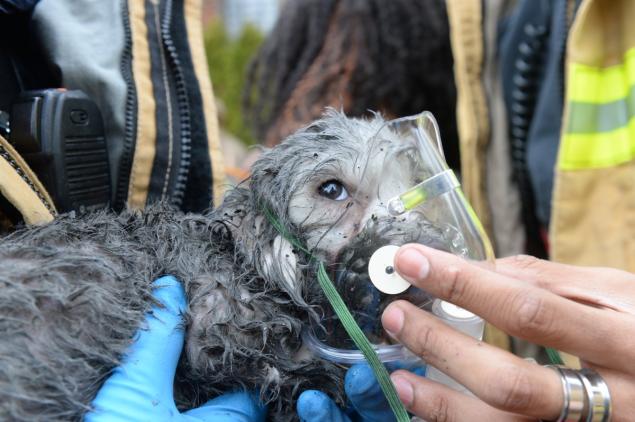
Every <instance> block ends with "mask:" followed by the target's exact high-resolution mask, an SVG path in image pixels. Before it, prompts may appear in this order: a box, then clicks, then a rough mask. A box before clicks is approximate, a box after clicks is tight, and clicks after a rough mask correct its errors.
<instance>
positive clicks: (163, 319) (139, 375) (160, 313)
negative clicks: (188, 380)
mask: <svg viewBox="0 0 635 422" xmlns="http://www.w3.org/2000/svg"><path fill="white" fill-rule="evenodd" d="M153 284H154V286H155V290H154V292H153V295H154V297H155V299H157V301H159V302H160V303H161V305H162V307H159V306H154V307H152V309H151V311H150V312H149V313H148V314H146V327H145V329H140V330H139V331H138V332H137V336H136V340H135V342H134V343H133V344H132V346H131V347H130V350H129V352H128V353H127V355H126V356H125V358H124V362H123V365H122V366H121V368H120V369H121V371H122V372H123V373H124V374H125V376H126V377H127V378H128V379H129V380H130V381H131V382H133V383H135V382H138V383H139V385H144V386H148V387H149V388H150V389H154V391H155V392H156V393H162V394H160V395H163V394H165V396H164V397H170V398H171V397H172V385H173V383H174V373H175V372H176V366H177V364H178V361H179V356H180V355H181V350H182V348H183V340H184V337H185V334H184V327H183V318H182V315H181V314H182V312H183V311H184V310H185V309H186V302H185V293H184V291H183V287H182V286H181V284H180V283H179V282H178V281H177V280H176V279H175V278H174V277H172V276H165V277H161V278H160V279H158V280H156V281H155V282H154V283H153Z"/></svg>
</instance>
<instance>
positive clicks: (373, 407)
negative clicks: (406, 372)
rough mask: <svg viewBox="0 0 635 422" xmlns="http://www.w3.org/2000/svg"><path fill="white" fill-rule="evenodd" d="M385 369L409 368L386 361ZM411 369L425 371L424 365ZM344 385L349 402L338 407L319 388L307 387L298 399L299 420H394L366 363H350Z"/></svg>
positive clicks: (348, 421)
mask: <svg viewBox="0 0 635 422" xmlns="http://www.w3.org/2000/svg"><path fill="white" fill-rule="evenodd" d="M388 369H389V370H396V369H411V368H404V367H403V366H394V367H391V366H390V365H389V368H388ZM412 372H414V373H416V374H418V375H425V367H417V368H416V369H414V370H412ZM344 389H345V391H346V395H347V397H348V401H349V406H348V409H346V410H341V409H340V408H338V407H337V405H336V404H335V402H334V401H333V400H331V398H329V396H327V395H326V394H324V393H322V392H321V391H315V390H308V391H305V392H303V393H302V394H301V395H300V398H299V399H298V405H297V410H298V415H299V416H300V420H302V421H303V422H304V421H306V422H308V421H311V422H389V421H394V420H395V415H394V414H393V413H392V410H391V409H390V406H389V405H388V401H386V398H385V397H384V393H383V392H382V391H381V387H380V386H379V383H377V380H376V378H375V375H374V374H373V370H372V369H370V366H368V365H366V364H359V365H354V366H352V367H351V368H350V369H349V370H348V371H347V372H346V377H345V379H344Z"/></svg>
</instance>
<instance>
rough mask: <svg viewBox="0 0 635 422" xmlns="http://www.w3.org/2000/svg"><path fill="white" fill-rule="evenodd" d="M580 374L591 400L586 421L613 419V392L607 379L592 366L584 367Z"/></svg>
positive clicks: (605, 421)
mask: <svg viewBox="0 0 635 422" xmlns="http://www.w3.org/2000/svg"><path fill="white" fill-rule="evenodd" d="M578 374H579V375H580V379H581V380H582V383H583V384H584V389H585V390H586V396H587V399H588V400H589V413H588V415H587V418H586V422H608V421H609V420H611V410H612V409H611V392H610V391H609V386H608V385H607V384H606V381H604V379H603V378H602V377H601V376H600V374H598V373H597V371H594V370H593V369H590V368H583V369H581V370H580V371H579V372H578Z"/></svg>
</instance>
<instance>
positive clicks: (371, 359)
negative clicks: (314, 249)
mask: <svg viewBox="0 0 635 422" xmlns="http://www.w3.org/2000/svg"><path fill="white" fill-rule="evenodd" d="M263 210H264V214H265V216H266V217H267V220H269V222H270V223H271V225H272V226H273V227H274V228H275V229H276V230H277V231H278V233H280V234H281V235H282V236H283V237H284V238H285V239H287V240H288V241H289V242H291V244H292V245H293V246H294V247H296V248H298V249H299V250H301V251H303V252H304V253H306V254H307V255H308V257H309V259H310V260H311V261H316V262H318V263H319V266H318V271H317V279H318V282H319V283H320V287H321V288H322V291H323V292H324V295H325V296H326V298H327V299H328V301H329V303H330V304H331V307H332V308H333V310H334V311H335V313H336V314H337V317H338V318H339V319H340V321H341V322H342V325H343V326H344V329H345V330H346V332H347V333H348V335H349V337H350V338H351V339H352V340H353V342H354V343H355V345H356V346H357V348H358V349H359V350H361V352H362V354H363V355H364V357H365V358H366V360H367V361H368V364H369V365H370V367H371V369H372V370H373V373H374V374H375V378H377V381H378V382H379V386H380V387H381V390H382V391H383V393H384V396H385V397H386V400H387V401H388V404H389V405H390V408H391V409H392V411H393V413H394V414H395V417H396V418H397V421H398V422H408V421H410V416H408V412H407V411H406V408H405V407H404V405H403V403H401V400H399V396H398V395H397V391H396V390H395V386H394V385H393V384H392V382H391V381H390V376H389V375H388V371H387V370H386V367H384V365H383V364H382V363H381V361H380V360H379V357H378V356H377V353H376V352H375V349H374V348H373V346H372V345H371V344H370V341H368V339H367V338H366V336H365V335H364V333H363V332H362V330H361V329H360V328H359V325H357V322H355V318H353V315H351V313H350V311H349V310H348V308H347V307H346V304H345V303H344V301H343V300H342V297H341V296H340V295H339V293H338V292H337V289H336V288H335V286H334V285H333V282H332V281H331V279H330V278H329V276H328V274H327V273H326V268H324V263H323V262H322V261H318V260H317V259H316V258H315V257H314V256H313V255H312V254H311V252H310V251H309V250H308V249H307V248H305V247H304V245H302V243H300V241H299V240H298V239H296V238H295V237H294V236H293V235H291V233H289V231H288V230H287V229H286V228H285V227H284V226H283V225H282V224H281V223H280V221H278V219H277V218H276V216H275V215H274V214H273V213H272V212H271V210H270V209H269V208H268V207H266V206H265V207H263Z"/></svg>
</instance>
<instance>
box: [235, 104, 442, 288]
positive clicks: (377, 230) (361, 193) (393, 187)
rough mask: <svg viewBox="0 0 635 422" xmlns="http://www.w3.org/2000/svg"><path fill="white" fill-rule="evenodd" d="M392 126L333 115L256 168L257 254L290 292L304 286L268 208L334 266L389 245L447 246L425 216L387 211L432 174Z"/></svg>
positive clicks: (356, 260)
mask: <svg viewBox="0 0 635 422" xmlns="http://www.w3.org/2000/svg"><path fill="white" fill-rule="evenodd" d="M385 123H386V122H385V120H384V119H383V118H381V117H380V116H375V117H374V118H373V119H369V120H364V119H353V118H347V117H346V116H344V115H343V114H342V113H339V112H336V111H334V110H329V111H327V113H326V114H325V115H324V117H323V118H322V119H320V120H318V121H315V122H313V123H312V124H310V125H309V126H307V127H306V128H304V129H302V130H300V131H298V132H296V133H295V134H293V135H291V136H289V137H288V138H287V139H286V140H285V141H284V142H283V143H282V144H280V145H279V146H277V147H276V148H274V149H272V150H269V151H268V152H266V153H265V154H263V156H262V157H261V158H260V159H259V160H258V161H257V162H256V163H255V164H254V166H253V167H252V176H251V178H250V180H249V182H248V183H249V185H248V187H249V190H250V198H251V201H252V207H254V208H256V209H258V210H259V214H260V216H259V218H257V219H256V221H255V222H254V223H253V224H252V225H251V227H248V230H250V231H252V232H253V233H256V235H257V236H260V240H259V241H257V242H255V243H256V244H257V245H256V246H255V247H254V246H253V245H250V249H251V250H257V249H260V250H261V251H262V253H261V254H260V256H261V258H262V259H260V260H257V261H259V262H260V263H261V268H260V269H261V272H264V273H265V274H267V273H272V275H274V276H275V277H277V278H278V279H282V280H284V282H285V283H286V284H287V286H288V287H292V286H293V285H294V284H296V283H297V282H298V280H297V278H298V273H297V272H296V256H295V255H294V254H293V253H292V252H294V251H293V250H294V248H293V247H292V246H291V245H290V244H289V242H288V241H287V240H286V239H285V238H284V237H283V236H280V234H279V233H277V232H276V231H275V229H272V228H271V227H270V226H271V225H270V223H269V221H267V220H266V218H264V217H263V216H262V214H263V213H262V211H263V208H264V207H268V208H269V209H270V210H271V211H272V213H273V214H275V215H276V216H277V218H278V219H279V221H280V222H281V223H282V224H283V225H284V226H285V227H286V228H287V229H288V230H289V232H290V233H292V234H293V235H294V236H295V237H296V238H297V239H299V240H300V242H302V243H303V244H304V245H306V247H307V248H308V249H309V250H311V252H312V254H313V255H315V256H317V257H319V258H320V259H322V260H324V261H325V263H326V264H327V265H334V264H337V263H339V264H340V265H349V264H350V265H353V264H356V265H358V266H362V267H363V266H364V265H365V264H366V263H367V259H368V258H369V256H370V254H372V252H373V251H374V250H375V249H377V248H379V247H380V246H383V245H385V244H395V245H400V244H404V243H408V242H419V243H424V244H428V245H430V246H435V247H441V248H443V247H444V239H443V236H442V233H441V230H440V229H439V228H437V227H435V226H434V225H433V224H432V223H431V222H430V221H429V219H428V218H426V216H425V215H424V214H422V213H412V212H411V213H408V216H407V217H394V216H391V215H390V214H389V212H388V206H387V205H388V202H389V200H390V199H392V198H394V197H395V196H397V195H399V194H401V193H403V192H404V191H406V190H408V189H409V188H411V187H412V186H414V185H415V184H417V183H419V182H421V180H422V178H423V177H426V175H425V174H422V172H421V168H422V166H421V163H420V160H421V158H420V155H419V153H418V150H417V148H416V146H415V145H414V144H412V145H408V144H404V142H403V140H400V139H399V137H398V135H397V134H396V133H393V132H391V131H390V130H385V128H384V126H385ZM382 128H384V129H382ZM267 233H268V234H267ZM263 243H264V245H263ZM296 287H297V286H296Z"/></svg>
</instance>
